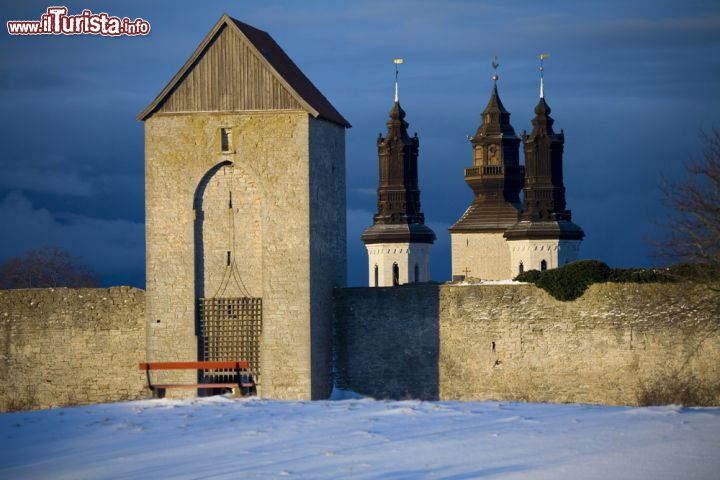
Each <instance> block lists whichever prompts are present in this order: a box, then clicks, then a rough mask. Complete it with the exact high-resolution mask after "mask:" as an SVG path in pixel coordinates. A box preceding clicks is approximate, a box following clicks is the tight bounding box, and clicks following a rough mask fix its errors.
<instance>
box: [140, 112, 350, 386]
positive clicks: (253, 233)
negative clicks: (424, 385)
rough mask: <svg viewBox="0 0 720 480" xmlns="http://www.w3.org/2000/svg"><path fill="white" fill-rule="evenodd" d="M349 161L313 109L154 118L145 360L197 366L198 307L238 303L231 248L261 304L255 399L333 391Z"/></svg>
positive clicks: (148, 135) (183, 375)
mask: <svg viewBox="0 0 720 480" xmlns="http://www.w3.org/2000/svg"><path fill="white" fill-rule="evenodd" d="M221 129H229V131H230V135H231V137H230V139H229V140H230V141H229V148H228V151H227V152H223V151H222V145H221V133H220V132H221ZM344 158H345V157H344V129H343V128H341V127H339V126H336V125H334V124H330V123H328V122H325V121H322V120H316V119H311V117H310V116H309V115H308V114H307V113H306V112H304V111H292V110H288V111H268V112H240V113H202V112H200V113H198V112H195V113H188V114H155V115H153V116H152V117H150V118H148V119H147V120H146V122H145V160H146V164H145V174H146V175H145V178H146V237H147V238H146V243H147V325H148V359H150V360H153V361H162V360H167V361H172V360H193V359H197V358H198V333H199V327H198V324H197V322H196V298H198V297H203V296H237V295H240V294H241V293H240V292H239V290H238V289H237V288H236V285H235V283H236V282H235V281H234V280H233V281H230V282H228V284H227V285H228V289H224V287H223V282H222V277H223V275H224V272H225V271H226V258H227V250H232V251H233V256H234V258H235V259H237V262H238V263H237V267H238V268H237V273H238V274H239V276H240V278H241V279H242V283H243V284H244V285H245V287H246V289H247V290H248V291H249V293H250V294H251V295H252V296H258V297H262V301H263V333H262V340H261V347H260V357H261V358H260V362H261V378H260V385H259V388H258V392H259V393H260V394H261V395H263V396H268V397H272V398H287V399H309V398H319V397H322V396H324V395H326V394H327V393H328V392H329V388H330V362H329V361H330V353H329V351H330V344H329V342H327V341H326V340H327V338H329V337H330V335H331V328H330V327H331V323H332V320H331V311H332V307H331V302H332V297H331V292H332V288H333V287H335V286H342V285H344V278H345V272H344V270H345V185H344V178H345V177H344V172H345V166H344ZM230 188H232V193H233V197H232V202H233V203H232V205H233V207H232V208H231V209H230V208H229V203H228V202H229V189H230ZM229 210H231V211H230V212H229ZM231 214H232V216H233V218H230V215H231ZM198 246H201V247H202V248H198ZM311 296H312V299H311ZM171 374H172V375H175V378H173V377H172V376H171V375H170V374H165V376H166V379H167V380H177V381H183V382H192V381H193V379H194V377H195V373H193V372H171ZM314 376H317V379H314V378H313V377H314Z"/></svg>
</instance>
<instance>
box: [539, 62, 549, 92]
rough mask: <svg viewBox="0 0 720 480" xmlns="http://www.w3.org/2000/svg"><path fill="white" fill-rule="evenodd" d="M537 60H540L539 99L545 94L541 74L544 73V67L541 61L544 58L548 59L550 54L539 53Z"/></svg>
mask: <svg viewBox="0 0 720 480" xmlns="http://www.w3.org/2000/svg"><path fill="white" fill-rule="evenodd" d="M538 58H539V59H540V98H544V97H545V92H544V91H543V72H544V71H545V66H544V65H543V60H545V59H546V58H550V54H548V53H541V54H540V55H538Z"/></svg>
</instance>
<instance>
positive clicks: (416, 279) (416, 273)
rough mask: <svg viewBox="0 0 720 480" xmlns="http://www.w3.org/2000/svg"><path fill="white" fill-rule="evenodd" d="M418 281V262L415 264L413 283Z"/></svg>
mask: <svg viewBox="0 0 720 480" xmlns="http://www.w3.org/2000/svg"><path fill="white" fill-rule="evenodd" d="M419 281H420V267H419V266H418V264H417V263H416V264H415V283H418V282H419Z"/></svg>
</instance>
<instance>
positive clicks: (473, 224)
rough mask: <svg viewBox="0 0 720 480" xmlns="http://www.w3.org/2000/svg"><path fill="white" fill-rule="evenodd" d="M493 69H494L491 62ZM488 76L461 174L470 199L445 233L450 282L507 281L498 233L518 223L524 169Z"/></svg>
mask: <svg viewBox="0 0 720 480" xmlns="http://www.w3.org/2000/svg"><path fill="white" fill-rule="evenodd" d="M493 66H494V67H495V68H497V66H498V64H497V63H496V62H493ZM497 80H498V76H497V72H496V73H495V74H494V75H493V89H492V93H491V95H490V101H489V102H488V104H487V107H485V110H484V111H483V112H482V123H481V124H480V127H478V129H477V132H476V133H475V135H474V136H473V137H472V138H470V142H471V143H472V146H473V165H472V166H471V167H468V168H466V169H465V182H467V184H468V185H469V186H470V188H471V189H472V191H473V194H474V195H475V197H474V199H473V202H472V204H471V205H470V206H469V207H468V209H467V210H466V211H465V213H464V214H463V215H462V217H460V219H459V220H458V221H457V222H456V223H455V224H454V225H453V226H452V227H450V228H449V231H450V238H451V248H452V275H453V279H455V280H460V279H463V278H466V277H474V278H481V279H487V280H500V279H507V278H510V276H511V271H510V251H509V250H508V246H507V243H506V241H505V238H504V237H503V234H504V232H505V230H506V229H507V228H509V227H511V226H512V225H514V224H515V223H516V222H517V221H518V213H519V209H520V190H521V189H522V184H523V167H522V166H520V162H519V158H518V145H519V144H520V139H519V138H518V136H517V135H515V130H513V127H512V125H510V113H509V112H508V111H507V110H506V109H505V107H504V106H503V104H502V102H501V101H500V96H499V94H498V89H497Z"/></svg>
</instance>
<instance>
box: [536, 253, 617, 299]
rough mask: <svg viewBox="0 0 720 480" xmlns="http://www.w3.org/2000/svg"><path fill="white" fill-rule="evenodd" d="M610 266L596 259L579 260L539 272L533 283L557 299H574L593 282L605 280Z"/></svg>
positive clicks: (608, 274)
mask: <svg viewBox="0 0 720 480" xmlns="http://www.w3.org/2000/svg"><path fill="white" fill-rule="evenodd" d="M609 276H610V267H608V266H607V265H606V264H604V263H603V262H599V261H597V260H581V261H579V262H572V263H568V264H567V265H564V266H563V267H561V268H556V269H553V270H547V271H545V272H541V274H540V276H539V277H538V280H537V282H535V284H536V285H537V286H538V287H540V288H542V289H543V290H545V291H546V292H548V293H549V294H550V295H552V296H553V297H555V298H557V299H558V300H563V301H568V300H575V299H576V298H578V297H580V296H582V294H583V293H584V292H585V290H587V288H588V287H589V286H590V285H592V284H593V283H602V282H605V281H607V279H608V277H609Z"/></svg>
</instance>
